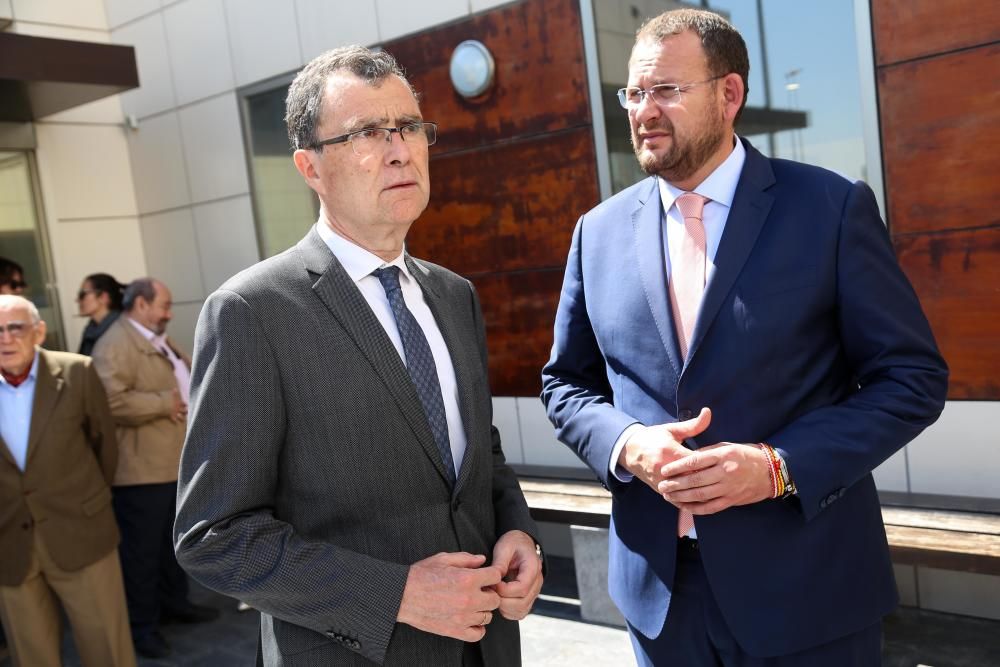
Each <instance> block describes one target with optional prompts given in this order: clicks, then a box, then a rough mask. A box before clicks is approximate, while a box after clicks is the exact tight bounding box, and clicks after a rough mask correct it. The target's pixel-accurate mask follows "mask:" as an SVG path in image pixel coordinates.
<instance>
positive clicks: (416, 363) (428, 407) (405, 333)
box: [373, 266, 455, 487]
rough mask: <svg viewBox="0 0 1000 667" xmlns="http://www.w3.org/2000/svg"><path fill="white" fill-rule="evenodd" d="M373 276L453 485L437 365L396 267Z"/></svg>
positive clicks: (452, 463)
mask: <svg viewBox="0 0 1000 667" xmlns="http://www.w3.org/2000/svg"><path fill="white" fill-rule="evenodd" d="M373 275H374V276H375V277H376V278H378V281H379V282H380V283H382V289H384V290H385V296H386V298H388V299H389V307H390V308H392V316H393V317H394V318H395V319H396V329H397V330H398V331H399V337H400V338H401V339H402V340H403V352H404V353H405V354H406V370H407V371H409V373H410V379H411V380H413V386H414V387H415V388H416V390H417V396H419V397H420V403H421V404H423V406H424V414H426V415H427V421H428V423H429V424H430V426H431V433H433V434H434V442H435V443H437V447H438V451H439V452H440V453H441V460H442V461H443V462H444V467H445V470H446V471H447V473H448V483H449V484H450V485H451V486H453V487H454V486H455V462H454V459H452V457H451V441H450V439H449V438H448V419H447V417H446V416H445V412H444V400H443V399H442V398H441V383H440V382H438V375H437V366H435V365H434V355H433V354H431V346H430V345H428V344H427V338H426V337H425V336H424V332H423V330H422V329H421V328H420V325H419V324H417V320H416V318H414V317H413V313H411V312H410V309H409V308H407V307H406V302H405V301H403V290H402V289H401V288H400V286H399V267H398V266H387V267H385V268H384V269H376V270H375V271H374V272H373Z"/></svg>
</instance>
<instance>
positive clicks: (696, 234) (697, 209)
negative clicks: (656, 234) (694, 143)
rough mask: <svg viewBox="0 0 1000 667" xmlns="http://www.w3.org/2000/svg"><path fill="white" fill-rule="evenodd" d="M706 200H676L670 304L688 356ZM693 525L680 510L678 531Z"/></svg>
mask: <svg viewBox="0 0 1000 667" xmlns="http://www.w3.org/2000/svg"><path fill="white" fill-rule="evenodd" d="M707 201H710V200H709V199H708V198H707V197H702V196H701V195H698V194H695V193H693V192H685V193H684V194H682V195H681V196H680V197H678V198H677V202H676V203H677V209H678V210H679V211H680V212H681V215H682V216H683V217H684V232H685V233H684V237H683V238H682V239H681V244H680V248H678V250H677V252H675V253H674V255H673V259H674V260H676V261H674V262H673V264H672V265H671V267H670V307H671V309H672V310H673V315H674V328H675V330H676V331H677V342H678V343H679V344H680V348H681V357H683V358H684V359H685V360H686V359H687V354H688V346H689V344H690V342H691V334H692V333H693V332H694V325H695V322H696V321H697V319H698V307H699V306H700V305H701V297H702V294H703V293H704V291H705V271H706V266H705V265H706V257H705V225H704V223H702V211H703V210H704V208H705V203H706V202H707ZM693 527H694V517H693V516H692V515H691V513H690V512H688V511H687V510H681V511H680V515H679V516H678V517H677V535H678V536H680V537H683V536H685V535H687V534H688V533H689V532H691V529H692V528H693Z"/></svg>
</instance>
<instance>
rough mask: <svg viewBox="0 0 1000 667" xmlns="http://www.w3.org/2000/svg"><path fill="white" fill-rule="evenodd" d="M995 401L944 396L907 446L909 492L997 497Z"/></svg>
mask: <svg viewBox="0 0 1000 667" xmlns="http://www.w3.org/2000/svg"><path fill="white" fill-rule="evenodd" d="M997 423H1000V401H992V402H990V401H948V403H947V404H946V405H945V409H944V412H943V413H942V414H941V418H940V419H938V421H937V422H936V423H934V424H933V425H931V427H930V428H928V429H927V430H926V431H924V432H923V433H921V434H920V435H919V436H917V438H916V440H914V441H913V442H911V443H910V444H909V446H908V450H909V457H910V490H911V491H913V492H914V493H940V494H946V495H960V496H980V497H984V498H1000V446H998V445H1000V436H998V435H997V432H996V428H995V425H996V424H997Z"/></svg>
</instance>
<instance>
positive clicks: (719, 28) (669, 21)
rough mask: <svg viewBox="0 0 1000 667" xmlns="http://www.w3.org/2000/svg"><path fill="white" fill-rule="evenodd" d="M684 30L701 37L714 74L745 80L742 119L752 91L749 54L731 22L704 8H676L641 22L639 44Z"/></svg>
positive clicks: (702, 46)
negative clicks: (735, 76) (733, 75)
mask: <svg viewBox="0 0 1000 667" xmlns="http://www.w3.org/2000/svg"><path fill="white" fill-rule="evenodd" d="M685 30H690V31H692V32H693V33H695V34H696V35H698V37H699V38H700V39H701V48H702V49H703V50H704V51H705V57H706V58H707V60H708V70H709V74H710V75H711V76H719V77H721V76H725V75H727V74H729V73H736V74H739V75H740V78H741V79H743V103H742V104H740V109H739V111H737V112H736V120H739V119H740V116H741V115H742V114H743V108H744V107H745V106H746V104H747V96H748V95H749V94H750V80H749V77H750V57H749V56H748V55H747V45H746V42H744V41H743V36H742V35H740V32H739V31H738V30H737V29H736V28H735V27H733V24H732V23H730V22H729V21H727V20H726V19H725V18H724V17H722V16H720V15H719V14H716V13H715V12H711V11H706V10H703V9H675V10H673V11H669V12H664V13H662V14H660V15H659V16H657V17H655V18H652V19H649V20H648V21H646V22H645V23H644V24H642V27H641V28H639V31H638V32H637V33H636V35H635V41H636V44H638V43H639V42H641V41H644V40H649V41H653V42H661V41H663V39H664V38H666V37H669V36H671V35H679V34H680V33H682V32H684V31H685Z"/></svg>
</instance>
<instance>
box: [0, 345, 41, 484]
mask: <svg viewBox="0 0 1000 667" xmlns="http://www.w3.org/2000/svg"><path fill="white" fill-rule="evenodd" d="M37 379H38V351H37V350H36V351H35V359H34V361H32V362H31V370H30V371H28V379H27V380H25V381H24V382H22V383H21V384H20V385H18V386H17V387H15V386H14V385H12V384H10V383H9V382H7V379H6V378H5V377H3V375H0V435H2V436H3V441H4V442H5V443H7V449H9V450H10V453H11V456H13V457H14V462H15V463H17V467H18V468H20V469H21V472H24V467H25V465H27V463H28V437H29V436H30V435H31V411H32V408H33V406H34V404H35V386H36V385H37Z"/></svg>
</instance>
